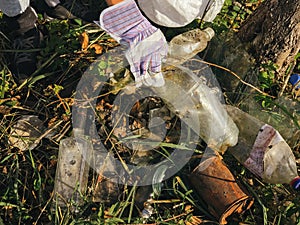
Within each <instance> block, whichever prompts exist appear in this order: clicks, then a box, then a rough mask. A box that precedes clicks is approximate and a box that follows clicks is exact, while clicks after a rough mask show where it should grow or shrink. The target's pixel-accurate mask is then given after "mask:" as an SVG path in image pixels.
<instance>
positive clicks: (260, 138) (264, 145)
mask: <svg viewBox="0 0 300 225" xmlns="http://www.w3.org/2000/svg"><path fill="white" fill-rule="evenodd" d="M276 133H277V132H276V130H275V129H274V128H273V127H272V126H270V125H268V124H265V125H263V126H262V127H261V129H260V130H259V132H258V134H257V137H256V139H255V142H254V145H253V147H252V150H251V153H250V155H249V158H248V159H247V160H246V161H245V162H244V165H245V167H246V168H247V169H249V170H250V171H251V172H252V173H254V174H255V175H256V176H258V177H260V178H262V177H263V173H264V156H265V153H266V151H267V150H268V148H271V147H272V146H269V145H270V143H271V142H272V140H273V139H274V138H276V137H275V136H276Z"/></svg>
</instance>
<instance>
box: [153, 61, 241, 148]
mask: <svg viewBox="0 0 300 225" xmlns="http://www.w3.org/2000/svg"><path fill="white" fill-rule="evenodd" d="M211 75H212V76H214V75H213V74H211ZM163 76H164V80H165V85H164V86H163V87H153V88H152V89H154V91H155V92H156V94H158V95H157V96H159V97H161V98H162V99H163V100H164V102H165V103H166V105H167V106H168V108H169V109H170V110H171V111H172V112H174V113H175V114H176V115H177V116H178V117H179V118H180V119H181V120H182V121H183V122H184V123H185V124H187V125H188V126H189V127H190V128H191V129H192V130H193V131H194V132H196V133H197V134H199V136H200V137H201V138H202V139H203V140H204V141H205V142H206V144H207V145H208V147H210V148H211V149H213V150H215V151H217V152H220V153H224V152H225V151H226V149H227V147H228V146H234V145H235V144H236V143H237V140H238V132H239V131H238V128H237V127H236V125H235V124H234V122H233V121H232V119H231V118H230V117H229V116H228V114H227V112H226V110H225V108H224V105H223V104H221V102H220V99H219V98H218V96H217V95H216V94H215V93H214V91H213V90H212V89H210V88H209V87H208V86H207V85H206V84H205V83H204V82H203V81H202V80H201V79H200V78H199V77H198V76H196V75H195V74H194V73H193V72H192V71H191V70H189V69H187V68H185V67H182V66H177V67H172V68H170V69H169V70H168V69H165V70H164V72H163Z"/></svg>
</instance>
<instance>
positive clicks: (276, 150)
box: [227, 106, 300, 190]
mask: <svg viewBox="0 0 300 225" xmlns="http://www.w3.org/2000/svg"><path fill="white" fill-rule="evenodd" d="M227 112H228V114H229V115H230V116H231V118H232V119H233V120H234V122H235V123H236V125H237V126H238V128H239V141H238V144H237V145H236V146H234V147H232V148H229V149H228V151H229V152H230V153H231V154H232V155H233V156H234V157H235V158H236V159H237V160H238V161H239V162H241V163H242V164H243V165H244V166H245V167H246V168H247V169H249V170H250V171H251V172H252V173H253V174H255V175H256V176H258V177H259V178H261V179H262V180H263V181H264V182H266V183H271V184H284V183H290V184H291V186H292V187H293V188H294V189H295V190H300V177H299V176H298V173H297V165H296V160H295V156H294V154H293V152H292V150H291V148H290V146H289V145H288V144H287V143H286V141H285V140H284V139H283V138H282V136H281V135H280V133H279V132H278V131H277V130H276V129H275V128H273V127H272V126H271V125H269V124H265V123H264V122H262V121H260V120H258V119H256V118H254V117H252V116H251V115H249V114H247V113H245V112H243V111H242V110H240V109H238V108H236V107H233V106H227Z"/></svg>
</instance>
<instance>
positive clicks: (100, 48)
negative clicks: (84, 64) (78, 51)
mask: <svg viewBox="0 0 300 225" xmlns="http://www.w3.org/2000/svg"><path fill="white" fill-rule="evenodd" d="M91 48H93V49H95V53H96V54H98V55H99V54H102V52H103V47H102V46H101V45H98V44H92V45H91Z"/></svg>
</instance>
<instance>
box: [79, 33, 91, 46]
mask: <svg viewBox="0 0 300 225" xmlns="http://www.w3.org/2000/svg"><path fill="white" fill-rule="evenodd" d="M79 40H80V43H81V49H82V50H86V49H87V48H88V46H89V36H88V34H87V33H86V32H83V33H82V34H80V36H79Z"/></svg>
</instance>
